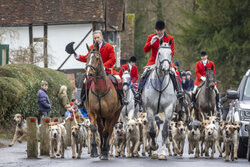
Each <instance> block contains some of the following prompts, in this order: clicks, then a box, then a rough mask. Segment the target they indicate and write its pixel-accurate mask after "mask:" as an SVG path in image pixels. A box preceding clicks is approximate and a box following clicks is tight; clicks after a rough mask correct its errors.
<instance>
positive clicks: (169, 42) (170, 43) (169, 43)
mask: <svg viewBox="0 0 250 167" xmlns="http://www.w3.org/2000/svg"><path fill="white" fill-rule="evenodd" d="M172 42H173V41H172V38H170V40H169V41H168V45H169V46H171V45H172Z"/></svg>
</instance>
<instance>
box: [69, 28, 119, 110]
mask: <svg viewBox="0 0 250 167" xmlns="http://www.w3.org/2000/svg"><path fill="white" fill-rule="evenodd" d="M93 39H94V44H93V45H91V46H90V50H92V49H93V48H96V47H97V46H96V44H97V45H98V46H99V47H98V48H99V52H100V54H101V58H102V61H103V66H104V70H105V72H106V73H107V75H108V76H109V78H110V79H111V81H112V82H113V83H114V77H115V80H117V81H118V82H120V80H121V78H120V76H119V73H118V72H117V71H116V70H115V68H114V65H115V63H116V57H115V51H114V47H113V46H112V45H111V44H109V43H107V42H105V41H104V39H103V35H102V32H101V31H100V30H96V31H94V32H93ZM88 54H89V53H87V54H86V55H78V54H76V53H74V55H75V58H76V60H78V61H81V62H84V63H86V62H87V57H88ZM111 74H112V75H111ZM86 83H87V82H86V80H85V79H84V82H83V84H84V85H83V87H85V84H86ZM115 87H116V90H117V93H118V96H119V98H120V100H121V103H122V104H123V91H122V89H120V88H119V89H117V87H118V86H115ZM85 100H86V90H85V89H82V91H81V103H80V107H84V101H85Z"/></svg>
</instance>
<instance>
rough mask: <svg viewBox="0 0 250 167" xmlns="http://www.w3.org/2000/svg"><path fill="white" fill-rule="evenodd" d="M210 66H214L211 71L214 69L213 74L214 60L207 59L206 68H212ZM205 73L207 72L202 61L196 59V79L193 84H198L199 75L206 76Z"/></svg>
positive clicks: (199, 81)
mask: <svg viewBox="0 0 250 167" xmlns="http://www.w3.org/2000/svg"><path fill="white" fill-rule="evenodd" d="M212 66H214V69H213V71H214V74H215V65H214V62H212V61H208V63H207V64H206V67H207V69H209V68H212ZM206 73H207V71H206V70H205V66H204V64H203V63H202V61H198V62H197V63H196V67H195V74H196V79H195V82H194V85H196V86H199V84H200V83H201V81H202V80H201V77H202V76H203V77H206Z"/></svg>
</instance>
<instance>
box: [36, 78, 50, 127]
mask: <svg viewBox="0 0 250 167" xmlns="http://www.w3.org/2000/svg"><path fill="white" fill-rule="evenodd" d="M47 90H48V82H46V81H42V82H41V89H40V90H39V91H38V92H37V103H38V106H39V118H38V123H39V124H40V122H41V118H42V117H43V116H45V117H47V116H49V113H50V110H51V105H50V100H49V96H48V95H47Z"/></svg>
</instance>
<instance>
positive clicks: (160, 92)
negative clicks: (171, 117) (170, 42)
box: [150, 46, 171, 114]
mask: <svg viewBox="0 0 250 167" xmlns="http://www.w3.org/2000/svg"><path fill="white" fill-rule="evenodd" d="M160 48H170V47H165V46H161V47H159V49H160ZM159 54H160V53H159ZM165 61H167V62H168V64H169V69H168V70H167V71H164V72H165V73H164V76H163V78H162V80H161V79H160V76H159V73H158V72H157V69H159V70H162V68H161V67H162V64H163V63H164V62H165ZM159 64H160V68H158V67H155V68H156V69H155V72H156V75H157V79H158V80H159V81H160V87H161V86H162V84H163V81H164V78H165V76H166V75H168V74H169V71H170V64H171V62H170V61H169V60H168V59H163V60H162V61H159ZM150 83H151V85H152V87H153V88H154V90H155V91H157V92H159V97H158V103H157V114H158V113H159V109H160V102H161V95H162V93H163V92H164V91H165V90H166V89H167V87H168V85H169V83H170V77H169V78H168V83H167V85H166V86H165V87H164V88H163V89H160V90H158V89H157V88H156V87H154V85H153V84H152V80H150Z"/></svg>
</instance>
